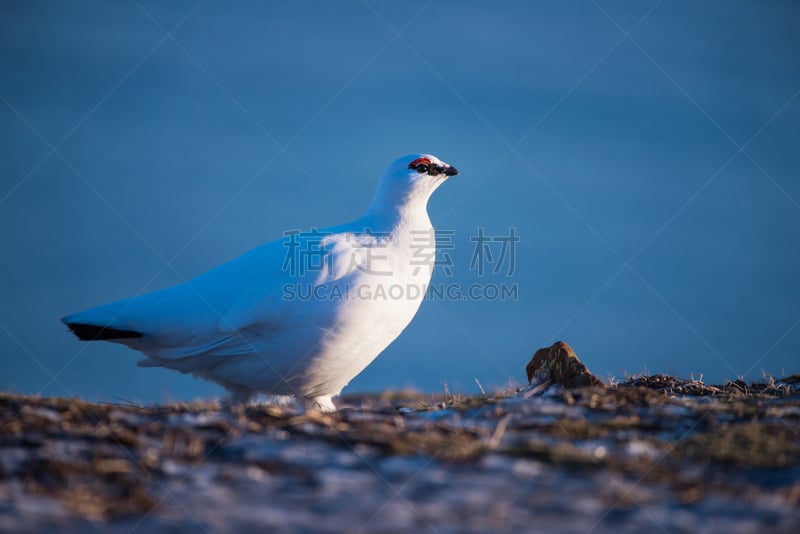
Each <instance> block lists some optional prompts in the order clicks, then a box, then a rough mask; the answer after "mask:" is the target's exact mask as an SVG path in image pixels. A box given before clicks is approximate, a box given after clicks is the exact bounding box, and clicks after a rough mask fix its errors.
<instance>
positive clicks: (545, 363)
mask: <svg viewBox="0 0 800 534" xmlns="http://www.w3.org/2000/svg"><path fill="white" fill-rule="evenodd" d="M525 371H526V372H527V374H528V382H529V383H530V382H531V381H532V379H533V378H534V377H537V376H539V377H540V376H542V375H543V374H544V373H547V374H549V375H550V380H551V381H552V383H554V384H560V385H562V386H564V387H567V388H573V387H579V386H595V385H599V384H601V383H602V382H600V380H599V379H598V378H597V377H596V376H594V375H593V374H592V373H591V372H590V371H589V369H588V368H587V367H586V365H584V363H583V362H582V361H580V360H579V359H578V357H577V356H576V355H575V351H573V350H572V347H570V346H569V345H567V344H566V343H565V342H563V341H556V342H555V343H553V345H552V346H551V347H547V348H544V349H539V350H537V351H536V353H535V354H534V355H533V358H531V361H530V362H528V365H526V366H525Z"/></svg>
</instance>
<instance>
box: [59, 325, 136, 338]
mask: <svg viewBox="0 0 800 534" xmlns="http://www.w3.org/2000/svg"><path fill="white" fill-rule="evenodd" d="M67 326H68V327H69V329H70V330H72V333H73V334H75V335H76V336H78V339H80V340H81V341H97V340H103V339H106V340H108V339H128V338H135V337H142V336H143V335H144V334H142V333H141V332H137V331H136V330H120V329H118V328H111V327H108V326H97V325H93V324H84V323H67Z"/></svg>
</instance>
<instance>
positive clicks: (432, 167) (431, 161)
mask: <svg viewBox="0 0 800 534" xmlns="http://www.w3.org/2000/svg"><path fill="white" fill-rule="evenodd" d="M457 174H458V171H457V170H456V168H455V167H453V166H452V165H448V164H447V163H445V162H443V161H442V160H440V159H439V158H437V157H436V156H432V155H430V154H410V155H408V156H403V157H401V158H397V159H396V160H394V161H393V162H392V163H390V164H389V166H388V167H387V168H386V170H385V171H384V173H383V176H382V177H381V182H382V183H385V184H386V185H390V186H391V189H393V190H394V191H395V193H396V194H398V195H401V196H405V195H412V196H418V195H419V194H423V195H424V197H425V200H427V198H428V196H430V194H431V193H433V191H434V190H435V189H436V188H437V187H439V186H440V185H441V184H442V183H443V182H444V181H445V180H447V179H448V178H449V177H451V176H455V175H457Z"/></svg>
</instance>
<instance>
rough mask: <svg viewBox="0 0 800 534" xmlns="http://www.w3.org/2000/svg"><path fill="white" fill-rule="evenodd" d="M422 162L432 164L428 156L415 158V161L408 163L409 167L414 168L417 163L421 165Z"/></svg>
mask: <svg viewBox="0 0 800 534" xmlns="http://www.w3.org/2000/svg"><path fill="white" fill-rule="evenodd" d="M421 164H425V165H430V164H431V160H429V159H428V158H417V159H415V160H414V161H412V162H411V163H409V164H408V168H409V169H413V168H414V167H416V166H417V165H421Z"/></svg>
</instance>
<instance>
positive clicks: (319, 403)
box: [305, 395, 336, 413]
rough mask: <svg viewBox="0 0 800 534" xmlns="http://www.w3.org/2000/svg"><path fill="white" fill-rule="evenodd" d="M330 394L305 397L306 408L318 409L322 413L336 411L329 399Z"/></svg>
mask: <svg viewBox="0 0 800 534" xmlns="http://www.w3.org/2000/svg"><path fill="white" fill-rule="evenodd" d="M331 397H332V395H322V396H321V397H314V398H312V399H305V408H306V410H319V411H320V412H323V413H330V412H335V411H336V405H335V404H333V400H331Z"/></svg>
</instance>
